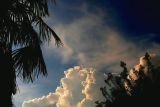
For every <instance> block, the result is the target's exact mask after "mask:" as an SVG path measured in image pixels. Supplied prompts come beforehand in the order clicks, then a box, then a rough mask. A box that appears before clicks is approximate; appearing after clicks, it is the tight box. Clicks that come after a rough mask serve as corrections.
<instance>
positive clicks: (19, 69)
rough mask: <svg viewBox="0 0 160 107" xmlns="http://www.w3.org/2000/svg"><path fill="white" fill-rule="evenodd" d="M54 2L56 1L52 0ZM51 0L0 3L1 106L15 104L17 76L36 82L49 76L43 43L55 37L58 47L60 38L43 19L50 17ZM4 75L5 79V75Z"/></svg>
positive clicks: (6, 0)
mask: <svg viewBox="0 0 160 107" xmlns="http://www.w3.org/2000/svg"><path fill="white" fill-rule="evenodd" d="M52 1H54V0H52ZM47 2H48V0H3V1H2V2H1V3H0V71H1V73H2V74H1V77H0V85H1V87H2V88H0V91H1V93H4V94H5V95H4V94H2V95H1V96H0V99H1V101H0V107H12V106H13V103H12V95H14V94H15V93H16V89H17V84H16V76H18V77H20V78H22V79H23V80H24V81H26V82H33V81H34V79H35V78H36V77H38V76H39V75H44V76H46V75H47V69H46V65H45V62H44V59H43V55H42V50H41V45H43V44H44V42H49V41H50V39H51V36H53V37H54V39H55V44H56V45H57V46H60V45H62V42H61V40H60V38H59V37H58V36H57V35H56V33H55V32H54V31H53V30H52V29H51V28H50V27H49V26H48V25H47V24H46V23H45V22H44V21H43V18H44V17H46V16H48V15H49V13H48V4H47ZM3 77H4V78H3Z"/></svg>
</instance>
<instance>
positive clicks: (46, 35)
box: [35, 17, 63, 46]
mask: <svg viewBox="0 0 160 107" xmlns="http://www.w3.org/2000/svg"><path fill="white" fill-rule="evenodd" d="M35 23H36V26H37V27H38V30H39V36H40V38H41V40H42V41H43V40H45V41H48V42H49V41H50V39H51V36H53V37H54V39H55V44H56V45H57V46H61V45H63V44H62V42H61V39H60V38H59V37H58V35H57V34H56V33H55V32H54V30H52V29H51V28H50V27H49V26H48V25H47V24H46V23H45V22H44V21H43V19H42V18H41V17H36V18H35Z"/></svg>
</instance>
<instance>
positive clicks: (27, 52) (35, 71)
mask: <svg viewBox="0 0 160 107" xmlns="http://www.w3.org/2000/svg"><path fill="white" fill-rule="evenodd" d="M12 57H13V60H14V67H15V69H16V71H17V76H19V77H21V78H22V79H23V80H24V81H26V82H30V81H31V82H33V80H34V79H35V77H37V78H38V76H39V74H41V75H44V76H45V75H47V69H46V65H45V62H44V59H43V56H42V51H41V48H40V46H39V45H38V46H28V47H24V48H20V49H17V50H15V51H14V52H13V54H12Z"/></svg>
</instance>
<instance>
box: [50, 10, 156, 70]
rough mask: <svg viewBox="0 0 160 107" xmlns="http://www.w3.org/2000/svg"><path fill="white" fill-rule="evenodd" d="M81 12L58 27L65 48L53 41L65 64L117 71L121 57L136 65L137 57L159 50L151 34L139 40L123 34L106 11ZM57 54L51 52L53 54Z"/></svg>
mask: <svg viewBox="0 0 160 107" xmlns="http://www.w3.org/2000/svg"><path fill="white" fill-rule="evenodd" d="M79 11H81V13H83V14H82V15H81V16H79V17H78V18H77V19H75V20H73V22H70V23H67V24H59V25H57V26H56V27H55V28H56V29H55V30H56V32H57V33H58V35H60V36H61V38H62V41H63V42H64V47H62V48H60V49H55V47H54V41H53V42H51V46H50V49H53V48H54V50H55V51H54V52H56V55H57V56H59V57H60V58H61V59H62V62H63V63H68V62H71V61H73V60H74V61H77V62H78V64H79V65H84V66H86V67H94V68H96V69H101V68H103V67H104V66H107V67H108V69H109V70H111V71H117V70H118V67H119V62H120V61H121V60H124V61H126V62H127V63H128V64H129V65H132V66H133V65H134V64H135V60H134V58H137V60H138V57H139V56H141V55H143V54H144V53H145V52H146V51H151V52H155V53H156V52H158V51H157V50H156V49H159V45H157V44H156V43H152V42H150V43H147V41H149V40H148V38H147V37H146V38H143V39H142V40H138V39H129V38H127V36H123V35H125V34H123V33H121V32H120V31H118V30H117V29H115V28H114V27H112V26H110V25H109V24H108V23H109V22H110V21H111V20H112V19H111V17H109V16H108V17H106V14H105V15H104V13H103V11H97V12H96V13H91V12H90V11H89V10H87V8H85V9H84V8H82V9H79ZM146 44H147V45H146ZM156 45H157V46H156ZM144 47H145V48H144ZM54 54H55V53H50V55H51V56H52V55H54Z"/></svg>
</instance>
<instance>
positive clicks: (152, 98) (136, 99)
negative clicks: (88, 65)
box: [95, 53, 160, 107]
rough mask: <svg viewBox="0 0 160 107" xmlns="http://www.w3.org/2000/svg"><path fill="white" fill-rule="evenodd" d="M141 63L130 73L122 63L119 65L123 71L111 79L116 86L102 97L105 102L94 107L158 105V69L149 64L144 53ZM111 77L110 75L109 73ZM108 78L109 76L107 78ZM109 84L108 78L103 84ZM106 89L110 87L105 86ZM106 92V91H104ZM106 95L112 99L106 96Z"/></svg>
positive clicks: (147, 56) (97, 103)
mask: <svg viewBox="0 0 160 107" xmlns="http://www.w3.org/2000/svg"><path fill="white" fill-rule="evenodd" d="M143 63H144V64H142V65H141V64H139V65H137V66H136V67H134V68H133V69H131V70H130V71H128V70H127V67H126V64H125V63H124V62H121V63H120V66H121V67H122V68H123V71H122V72H121V73H120V74H119V75H114V76H112V77H114V78H115V80H116V85H114V87H113V88H111V90H110V91H108V92H106V93H107V94H104V89H103V91H102V89H101V91H102V95H103V96H104V98H105V101H97V102H95V103H96V106H95V107H99V106H98V105H100V106H101V107H130V106H133V107H139V106H145V105H147V106H151V107H152V106H155V105H159V98H160V83H159V81H160V68H159V66H155V65H153V64H152V62H151V56H150V55H149V54H148V53H146V54H145V56H144V57H143ZM109 75H111V73H109ZM108 77H110V76H108ZM108 82H111V80H109V79H108V78H107V79H106V80H105V83H108ZM106 87H110V85H108V84H106ZM106 91H107V90H106ZM108 93H109V94H110V96H111V97H112V98H111V99H112V100H110V98H108V97H106V96H108Z"/></svg>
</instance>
